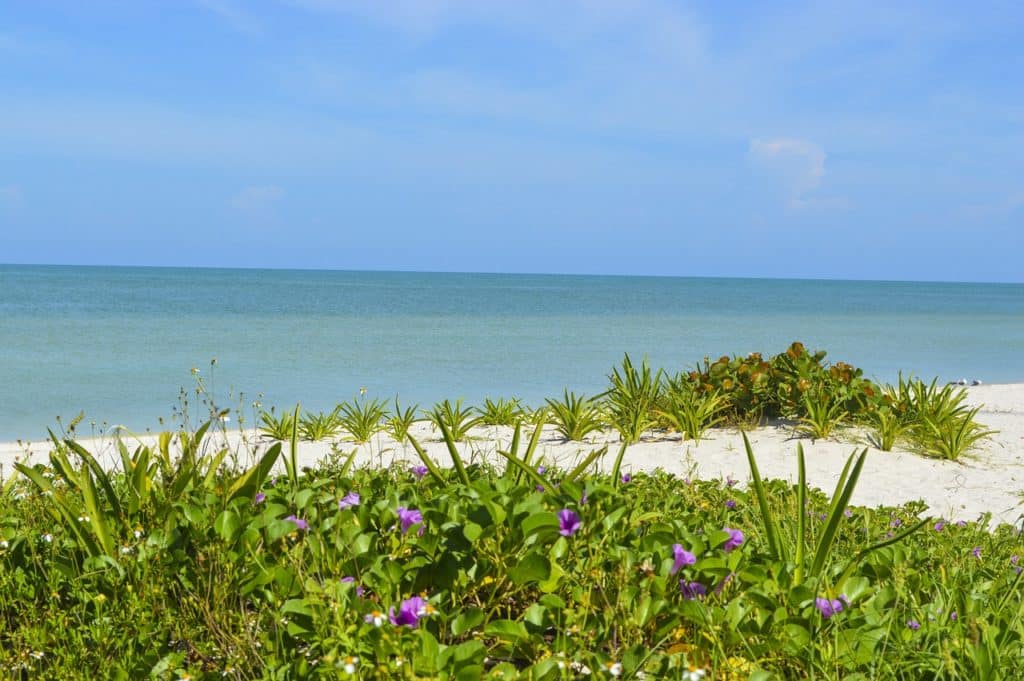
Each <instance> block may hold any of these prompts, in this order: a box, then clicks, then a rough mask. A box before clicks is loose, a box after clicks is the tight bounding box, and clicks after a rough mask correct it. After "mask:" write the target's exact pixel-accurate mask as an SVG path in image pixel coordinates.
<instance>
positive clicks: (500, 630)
mask: <svg viewBox="0 0 1024 681" xmlns="http://www.w3.org/2000/svg"><path fill="white" fill-rule="evenodd" d="M484 634H486V635H487V636H494V637H495V638H500V639H502V640H504V641H512V642H515V641H522V640H525V639H526V638H527V637H528V636H529V634H528V633H527V631H526V625H524V624H523V623H522V622H513V621H512V620H491V621H490V622H488V623H487V626H485V627H484Z"/></svg>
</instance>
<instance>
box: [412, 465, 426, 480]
mask: <svg viewBox="0 0 1024 681" xmlns="http://www.w3.org/2000/svg"><path fill="white" fill-rule="evenodd" d="M429 472H430V469H428V468H427V467H426V466H424V465H423V464H420V465H419V466H413V467H412V474H413V475H415V476H416V479H417V480H422V479H423V476H424V475H426V474H427V473H429Z"/></svg>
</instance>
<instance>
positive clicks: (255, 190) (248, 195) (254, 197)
mask: <svg viewBox="0 0 1024 681" xmlns="http://www.w3.org/2000/svg"><path fill="white" fill-rule="evenodd" d="M282 198H284V189H282V188H281V187H278V186H276V185H265V186H253V187H246V188H245V189H243V190H242V191H240V192H238V193H237V194H235V195H234V196H233V197H231V201H230V203H231V205H232V206H233V207H234V208H235V209H236V210H239V211H241V212H243V213H245V214H246V215H249V216H250V217H265V216H266V215H268V214H269V212H270V211H271V209H272V208H273V206H274V205H275V204H276V203H277V202H279V201H280V200H281V199H282Z"/></svg>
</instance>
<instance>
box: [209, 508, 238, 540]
mask: <svg viewBox="0 0 1024 681" xmlns="http://www.w3.org/2000/svg"><path fill="white" fill-rule="evenodd" d="M241 526H242V521H241V519H240V518H239V517H238V513H236V512H235V511H234V510H233V509H230V508H228V509H225V510H224V511H221V513H220V515H218V516H217V519H216V520H215V521H214V522H213V529H214V531H215V532H216V533H217V534H218V535H220V538H221V539H223V540H224V541H226V542H228V543H230V542H233V541H234V539H235V537H236V536H237V534H238V530H239V528H240V527H241Z"/></svg>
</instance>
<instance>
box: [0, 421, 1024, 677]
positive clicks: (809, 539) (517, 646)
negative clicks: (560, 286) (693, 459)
mask: <svg viewBox="0 0 1024 681" xmlns="http://www.w3.org/2000/svg"><path fill="white" fill-rule="evenodd" d="M452 411H454V412H458V411H460V410H459V409H458V407H457V406H453V409H452ZM297 412H298V409H296V410H295V413H297ZM293 423H294V420H293ZM208 425H209V424H207V425H204V426H202V427H201V428H200V429H199V430H198V431H197V432H195V433H185V432H183V433H179V434H178V439H179V441H180V443H181V447H182V452H181V455H180V456H177V457H175V456H173V452H172V445H171V442H172V437H171V435H170V434H164V435H162V436H161V437H160V439H159V442H158V443H157V446H156V447H155V448H149V447H145V446H139V447H137V448H135V449H134V450H133V451H132V450H129V449H128V447H127V446H125V445H124V444H123V443H122V444H121V445H120V446H119V447H118V452H119V453H120V461H119V463H118V466H117V469H116V470H114V471H110V470H108V469H105V468H104V467H102V466H101V465H100V463H99V462H98V461H97V459H96V457H95V456H94V454H93V453H91V452H89V451H87V450H86V449H84V448H83V447H82V446H80V445H79V444H78V443H76V442H74V441H73V440H61V439H59V438H57V437H54V438H53V446H54V452H53V454H52V455H51V457H50V461H49V464H48V465H42V464H40V465H36V466H35V467H31V468H30V467H27V466H23V465H19V466H18V471H19V474H18V475H16V476H13V477H11V478H10V479H8V480H7V481H6V482H5V483H4V485H3V488H2V490H0V669H2V670H3V674H7V675H10V676H12V677H15V678H60V679H93V678H111V679H119V678H120V679H134V678H169V679H179V678H192V679H201V678H202V679H205V678H209V679H222V678H230V679H250V678H266V679H289V678H295V679H297V678H324V679H327V678H330V679H334V678H363V679H428V678H430V679H435V678H437V679H477V678H482V677H483V676H484V675H487V678H495V679H518V678H532V679H573V678H582V677H583V676H585V674H584V669H588V670H590V671H591V674H590V676H592V677H594V678H611V677H614V676H620V677H621V678H637V677H638V676H639V675H640V674H641V673H643V674H644V675H645V676H646V678H697V674H699V672H701V671H706V672H707V673H708V675H707V677H706V678H713V679H748V678H749V679H756V680H758V681H761V680H767V679H791V678H821V679H839V678H843V679H847V678H862V679H869V678H879V679H881V678H886V679H888V678H903V679H950V680H952V679H990V678H1020V676H1021V674H1024V622H1022V620H1021V614H1022V612H1024V599H1022V598H1021V579H1022V577H1021V574H1020V568H1019V567H1018V565H1017V563H1018V556H1019V555H1020V554H1021V551H1022V544H1021V540H1020V537H1019V533H1018V532H1017V531H1016V530H1015V529H1014V528H1011V527H1007V526H1002V527H999V528H997V529H995V530H994V531H989V529H988V527H987V525H988V518H986V517H983V518H981V519H979V521H978V522H976V523H957V524H953V523H950V524H946V523H944V522H942V521H941V520H938V521H936V520H935V519H929V520H926V521H922V520H919V519H918V518H917V516H918V514H919V513H920V512H921V511H922V510H923V509H922V508H921V507H920V506H919V505H914V504H911V505H908V506H905V507H901V508H882V509H876V510H869V509H863V508H852V507H849V506H848V503H849V500H850V497H851V495H852V492H853V490H854V487H855V485H856V484H857V483H858V478H859V475H860V469H861V466H862V464H863V459H864V455H863V453H861V454H857V453H854V455H853V456H851V458H850V461H849V462H848V463H847V467H846V469H845V471H844V472H843V474H842V476H841V478H840V480H839V482H838V484H837V486H836V490H835V494H834V496H833V497H832V499H831V500H829V499H828V498H826V497H825V496H824V495H823V494H822V493H820V492H818V491H814V490H809V489H808V488H807V487H806V485H805V484H804V465H803V462H804V455H803V451H802V449H801V448H799V446H798V457H797V462H798V474H799V484H797V485H789V484H786V483H783V482H781V481H769V482H766V481H763V480H762V479H761V477H760V475H759V473H758V469H757V463H756V459H755V456H754V452H752V451H751V449H750V446H749V443H748V444H747V453H748V457H749V463H750V467H751V475H752V478H753V484H752V486H751V489H750V490H749V491H743V490H739V489H736V488H733V487H732V486H731V485H729V484H725V485H723V484H721V483H720V482H699V481H698V482H690V481H685V482H684V481H682V480H680V479H678V478H676V477H673V476H671V475H667V474H661V473H657V474H653V475H646V474H637V475H635V476H633V477H631V478H629V479H628V480H627V479H625V478H623V479H619V478H618V477H614V478H609V477H608V476H605V475H598V474H592V473H590V472H589V471H591V469H592V467H593V465H594V464H595V463H596V462H597V461H598V460H600V459H602V458H603V457H604V456H606V454H607V449H606V448H601V449H597V450H594V451H593V452H591V453H590V454H587V455H583V456H582V457H581V460H580V461H579V462H578V465H576V466H575V467H574V468H573V469H572V470H568V471H559V470H552V469H545V468H543V467H540V466H538V465H536V463H535V461H534V460H535V452H536V448H537V442H538V440H539V437H540V432H541V429H542V427H543V426H542V425H538V426H537V427H535V428H534V430H533V433H532V435H531V436H530V438H529V443H528V444H524V442H523V440H522V438H521V437H520V428H521V427H520V426H517V427H516V429H515V433H514V435H513V437H512V441H511V442H510V443H509V446H508V447H507V449H505V450H503V451H501V452H499V453H500V454H501V457H502V459H501V460H503V461H504V462H505V466H504V467H490V466H488V465H482V464H475V465H467V464H465V463H464V462H463V461H462V459H461V457H460V454H459V451H458V449H457V448H456V446H455V440H454V435H453V433H451V431H450V430H449V428H448V424H447V420H442V421H440V423H439V424H438V425H439V428H440V429H441V431H442V436H443V437H444V439H445V440H446V442H447V445H448V452H449V456H450V457H451V461H450V464H451V468H441V467H439V465H438V464H437V463H436V462H435V461H433V460H432V459H430V458H429V457H427V456H426V454H425V453H424V452H423V449H422V448H421V447H420V446H419V444H418V443H417V442H416V441H415V440H410V442H411V444H412V445H413V447H414V449H415V450H416V451H417V452H418V453H419V454H420V456H421V457H422V461H423V464H424V465H423V468H424V471H423V475H419V474H418V475H417V476H414V477H412V478H410V476H409V475H408V474H407V473H406V472H405V471H404V470H397V469H396V470H385V469H380V468H364V469H356V468H353V467H352V462H353V456H354V452H353V454H350V455H349V456H348V457H346V458H345V460H344V462H342V463H340V464H339V465H336V466H332V467H329V468H326V469H321V470H313V471H307V472H305V473H302V472H300V471H299V470H298V469H297V466H296V464H295V459H294V455H295V448H296V447H297V446H298V443H297V437H298V426H297V424H295V425H294V427H293V433H292V435H291V436H290V438H289V439H290V440H291V445H290V446H291V447H292V449H291V450H290V451H287V452H286V451H285V449H284V448H283V447H282V446H281V444H280V443H277V444H274V445H273V446H272V447H270V448H269V449H268V450H267V451H266V452H265V453H264V454H263V455H262V456H261V457H260V458H259V459H258V460H256V461H255V463H254V465H253V466H252V467H250V468H248V469H245V470H232V469H229V468H227V467H226V466H225V465H224V462H225V457H226V455H227V453H228V452H227V450H226V449H225V450H222V451H209V452H208V451H207V449H206V448H205V447H204V443H208V442H209V440H208V439H206V440H204V435H205V432H206V429H207V427H208ZM282 459H283V460H284V464H285V467H286V469H287V472H288V474H287V477H286V478H284V479H277V478H273V477H271V476H272V471H273V469H274V465H275V464H278V463H280V462H281V461H282ZM427 473H429V475H427ZM780 519H790V520H789V522H781V521H780Z"/></svg>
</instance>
